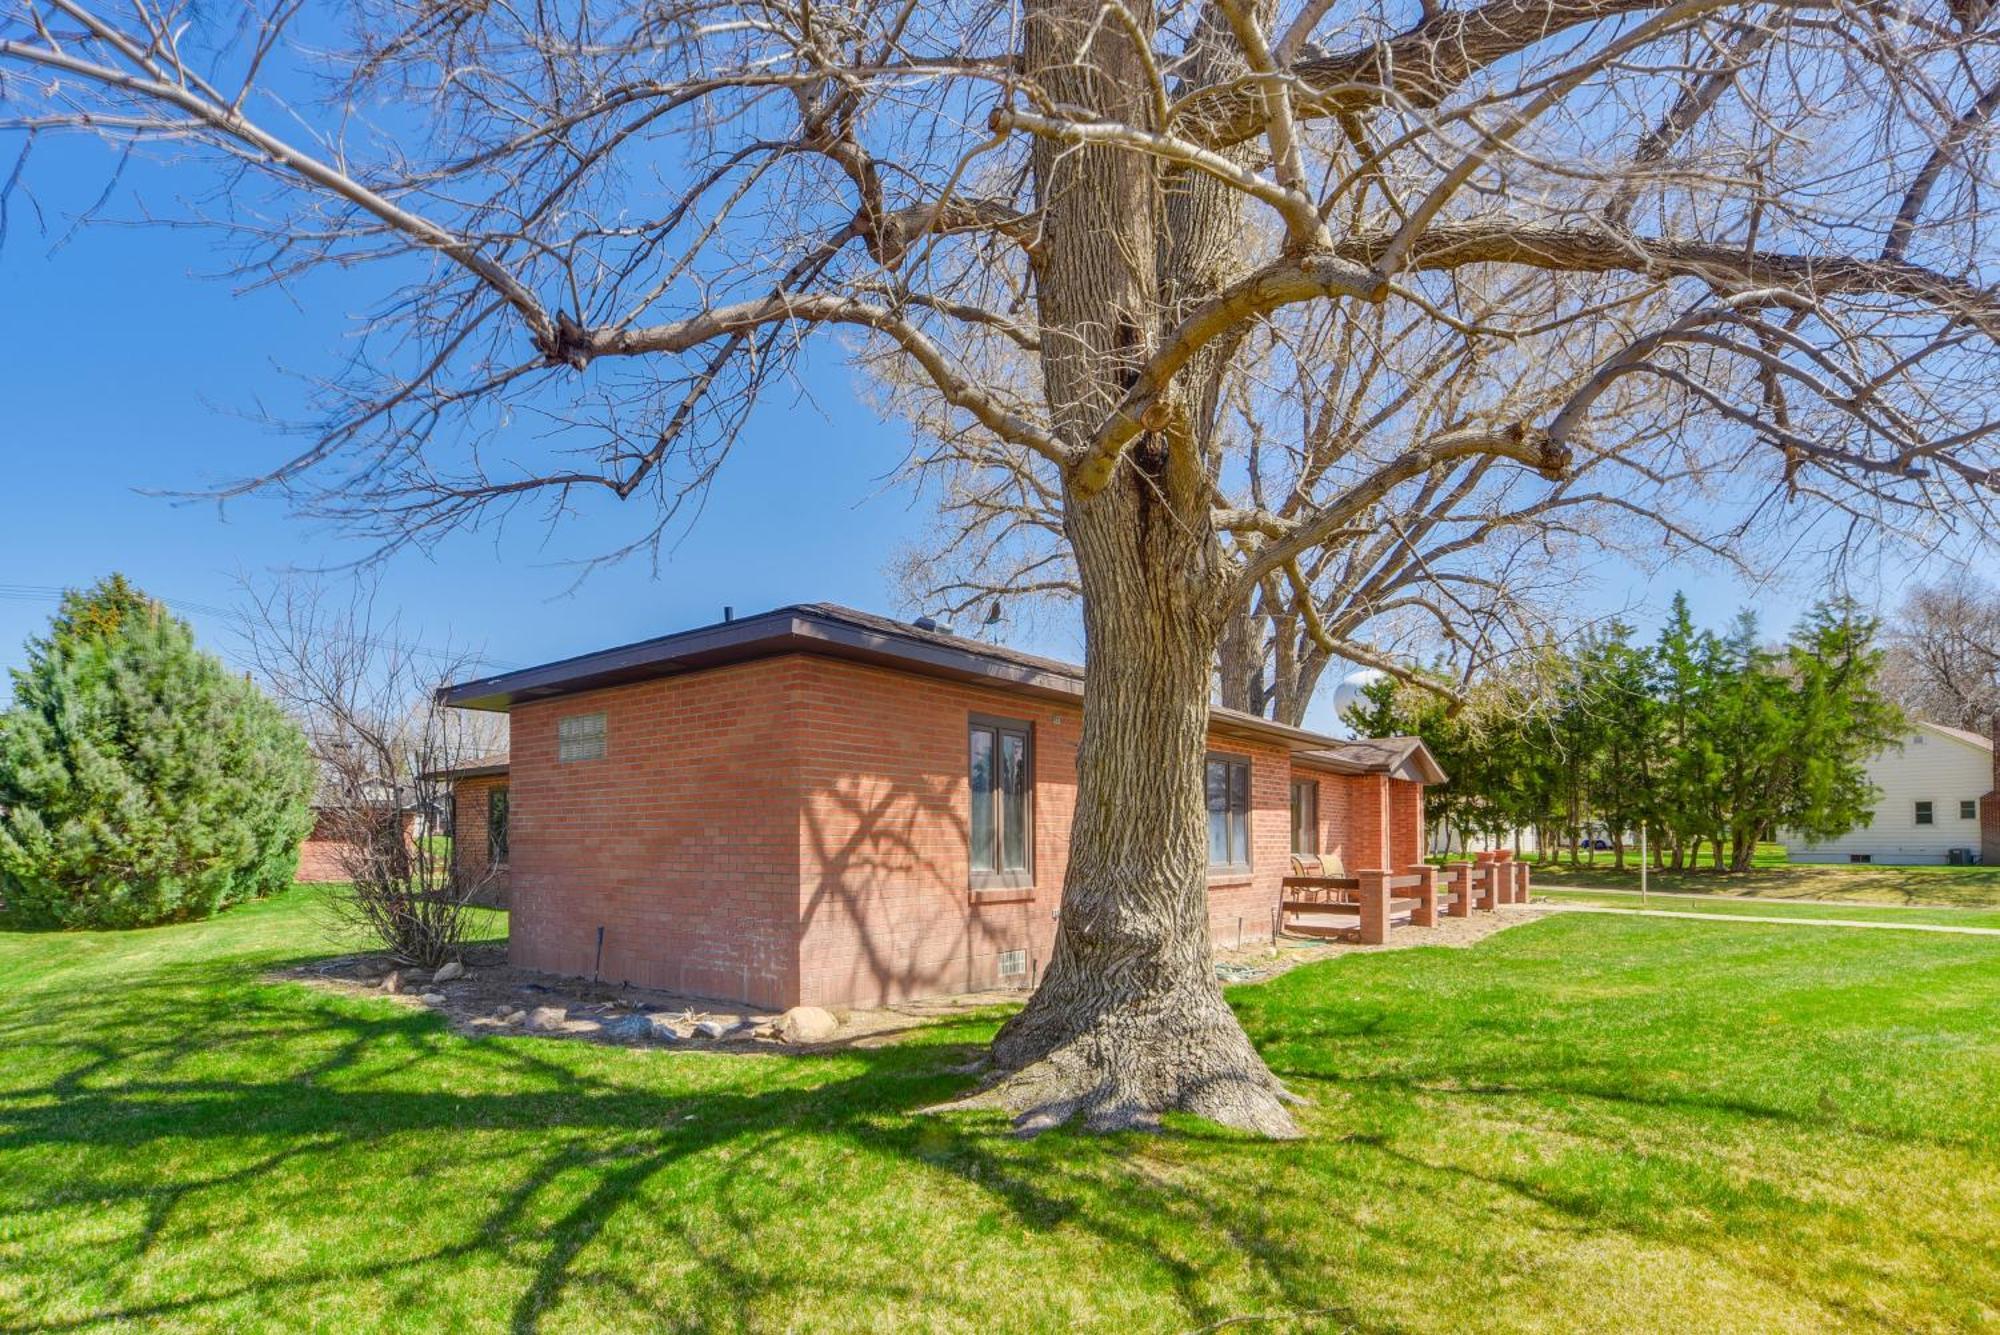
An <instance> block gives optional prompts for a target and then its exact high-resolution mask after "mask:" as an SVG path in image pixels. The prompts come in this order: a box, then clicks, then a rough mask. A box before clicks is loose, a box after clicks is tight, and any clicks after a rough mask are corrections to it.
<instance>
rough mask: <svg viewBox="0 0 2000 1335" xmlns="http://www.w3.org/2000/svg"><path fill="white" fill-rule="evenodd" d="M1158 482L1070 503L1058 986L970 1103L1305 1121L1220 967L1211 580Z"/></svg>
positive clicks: (1135, 1116)
mask: <svg viewBox="0 0 2000 1335" xmlns="http://www.w3.org/2000/svg"><path fill="white" fill-rule="evenodd" d="M1155 494H1156V493H1155V492H1154V489H1153V487H1152V485H1150V484H1148V485H1141V486H1123V487H1119V488H1118V494H1117V495H1115V496H1111V495H1107V496H1101V497H1098V498H1096V499H1093V500H1091V501H1088V502H1085V503H1083V504H1080V505H1077V506H1075V507H1073V508H1072V510H1071V520H1070V527H1071V535H1072V541H1073V543H1074V544H1075V547H1076V552H1077V567H1078V571H1079V574H1080V575H1081V576H1082V578H1083V581H1084V585H1085V590H1086V596H1085V598H1084V602H1083V608H1084V613H1083V615H1084V627H1085V636H1086V638H1085V667H1086V673H1085V677H1084V713H1083V738H1082V743H1081V746H1080V748H1079V750H1078V754H1077V799H1076V817H1075V821H1074V824H1073V825H1072V827H1071V832H1070V852H1069V867H1068V873H1067V875H1066V877H1065V878H1064V882H1063V901H1062V917H1061V922H1060V926H1059V929H1058V931H1057V935H1056V946H1055V951H1054V954H1053V955H1052V957H1051V959H1050V961H1049V970H1048V973H1047V974H1046V975H1045V977H1044V979H1043V981H1042V985H1041V987H1040V988H1039V989H1038V990H1037V991H1036V992H1035V994H1034V996H1033V997H1032V998H1030V999H1029V1002H1028V1005H1027V1007H1026V1008H1025V1009H1024V1010H1022V1011H1021V1013H1020V1014H1019V1015H1016V1016H1015V1017H1014V1018H1013V1019H1011V1020H1009V1021H1008V1022H1007V1024H1006V1025H1005V1026H1004V1027H1003V1028H1002V1029H1001V1031H1000V1033H999V1035H998V1037H996V1038H995V1039H994V1043H993V1055H994V1058H995V1060H996V1062H997V1063H998V1064H999V1066H1000V1067H1001V1068H1002V1069H1003V1070H1005V1071H1008V1072H1011V1074H1009V1075H1008V1076H1006V1077H1005V1078H1004V1079H1002V1080H1001V1081H1000V1083H999V1084H997V1085H995V1086H994V1087H992V1088H991V1089H989V1090H987V1091H985V1092H983V1093H982V1094H979V1095H976V1096H974V1099H973V1100H971V1102H973V1103H975V1104H979V1105H986V1106H1000V1107H1004V1108H1006V1109H1008V1110H1009V1111H1011V1112H1014V1113H1016V1114H1017V1116H1018V1124H1019V1125H1020V1126H1021V1127H1022V1128H1023V1129H1024V1130H1037V1129H1041V1128H1044V1127H1047V1126H1052V1125H1055V1124H1058V1123H1061V1122H1065V1121H1068V1120H1070V1119H1071V1118H1075V1117H1081V1118H1082V1119H1083V1120H1084V1123H1085V1125H1086V1126H1088V1127H1090V1128H1092V1129H1096V1130H1115V1129H1120V1128H1125V1127H1135V1126H1141V1127H1143V1126H1150V1125H1153V1124H1155V1123H1156V1122H1157V1120H1158V1116H1159V1114H1160V1113H1161V1112H1164V1111H1167V1110H1170V1109H1180V1110H1183V1111H1186V1112H1192V1113H1196V1114H1199V1115H1201V1116H1203V1117H1207V1118H1209V1119H1210V1120H1212V1121H1216V1122H1220V1123H1222V1124H1224V1125H1226V1126H1232V1127H1238V1128H1242V1129H1245V1130H1251V1131H1256V1132H1259V1133H1262V1134H1264V1135H1269V1136H1295V1135H1297V1134H1298V1130H1297V1127H1296V1126H1295V1124H1294V1123H1293V1121H1292V1118H1291V1114H1290V1113H1289V1112H1288V1111H1287V1110H1286V1108H1285V1102H1286V1100H1287V1099H1288V1098H1289V1097H1290V1096H1289V1095H1288V1094H1287V1093H1286V1091H1285V1090H1284V1088H1283V1086H1282V1085H1280V1084H1279V1082H1278V1080H1277V1078H1276V1077H1275V1076H1273V1075H1272V1074H1271V1072H1270V1070H1269V1068H1267V1067H1266V1066H1265V1065H1264V1061H1263V1059H1262V1058H1261V1057H1259V1056H1258V1055H1257V1052H1256V1050H1255V1049H1254V1048H1252V1047H1251V1045H1250V1040H1249V1038H1248V1036H1247V1035H1245V1034H1244V1032H1243V1028H1242V1026H1241V1025H1240V1024H1238V1023H1237V1020H1236V1017H1235V1015H1234V1013H1233V1012H1231V1011H1230V1009H1229V1007H1228V1005H1227V1004H1226V1003H1225V1002H1224V1001H1223V999H1222V989H1221V987H1220V985H1219V984H1218V983H1217V981H1216V978H1215V965H1214V959H1213V956H1212V954H1211V951H1210V946H1209V917H1208V835H1207V806H1206V802H1205V799H1204V786H1203V755H1204V753H1205V751H1206V749H1207V737H1208V682H1209V672H1210V664H1211V662H1212V661H1213V658H1212V655H1213V653H1214V648H1215V639H1214V633H1213V629H1212V626H1211V618H1210V617H1209V615H1208V614H1207V612H1206V608H1205V599H1206V597H1207V594H1206V590H1205V589H1202V588H1200V587H1194V586H1188V587H1182V586H1180V585H1179V583H1178V581H1180V580H1183V579H1184V578H1185V576H1176V575H1174V574H1171V573H1169V572H1173V571H1186V570H1188V569H1190V568H1191V567H1190V565H1189V564H1186V563H1184V558H1185V555H1186V554H1185V553H1182V554H1181V557H1179V558H1176V559H1167V558H1166V557H1165V556H1164V554H1163V553H1161V552H1159V551H1158V550H1157V549H1158V548H1159V547H1161V546H1178V545H1180V544H1183V543H1185V542H1187V541H1188V540H1189V534H1188V531H1187V529H1185V528H1184V527H1182V526H1179V525H1175V524H1168V523H1165V522H1163V517H1162V516H1159V515H1157V514H1155V515H1153V516H1152V517H1151V518H1150V519H1148V518H1145V517H1144V516H1145V515H1146V514H1147V512H1148V511H1149V509H1150V508H1151V507H1154V506H1156V505H1157V504H1158V501H1157V500H1156V499H1155ZM1135 519H1136V522H1134V520H1135ZM1135 538H1136V541H1135ZM1149 548H1152V549H1154V550H1153V551H1152V552H1150V553H1149V551H1148V549H1149ZM1195 568H1198V567H1195Z"/></svg>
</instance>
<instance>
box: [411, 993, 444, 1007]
mask: <svg viewBox="0 0 2000 1335" xmlns="http://www.w3.org/2000/svg"><path fill="white" fill-rule="evenodd" d="M417 1000H418V1001H421V1002H423V1003H424V1005H426V1006H442V1005H444V993H442V992H426V993H424V994H423V995H422V996H420V997H418V998H417Z"/></svg>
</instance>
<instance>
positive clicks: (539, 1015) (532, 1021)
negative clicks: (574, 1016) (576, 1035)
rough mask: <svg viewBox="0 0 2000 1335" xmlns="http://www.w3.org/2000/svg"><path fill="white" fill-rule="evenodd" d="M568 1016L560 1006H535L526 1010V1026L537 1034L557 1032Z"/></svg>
mask: <svg viewBox="0 0 2000 1335" xmlns="http://www.w3.org/2000/svg"><path fill="white" fill-rule="evenodd" d="M567 1019H569V1016H568V1014H567V1013H566V1012H564V1010H563V1008H562V1007H560V1006H537V1007H535V1008H534V1009H533V1010H531V1011H529V1012H528V1028H530V1029H532V1030H534V1031H535V1032H536V1033H538V1034H553V1033H559V1032H561V1030H562V1027H563V1022H564V1021H565V1020H567Z"/></svg>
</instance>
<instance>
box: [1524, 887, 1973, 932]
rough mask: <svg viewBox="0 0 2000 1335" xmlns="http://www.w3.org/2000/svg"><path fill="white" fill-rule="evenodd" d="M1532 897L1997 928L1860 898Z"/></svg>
mask: <svg viewBox="0 0 2000 1335" xmlns="http://www.w3.org/2000/svg"><path fill="white" fill-rule="evenodd" d="M1535 897H1536V898H1537V899H1545V900H1550V901H1553V902H1555V903H1558V904H1589V905H1591V906H1593V907H1596V908H1611V909H1626V910H1632V911H1636V910H1638V909H1640V908H1650V909H1652V910H1654V911H1655V912H1659V911H1665V912H1669V913H1720V914H1725V915H1728V916H1730V917H1756V918H1788V919H1792V918H1795V919H1797V920H1799V921H1801V922H1813V921H1821V922H1824V921H1826V920H1828V919H1837V920H1839V921H1841V922H1883V923H1942V924H1947V925H1950V926H1955V927H1996V928H2000V909H1974V908H1963V909H1946V908H1900V907H1895V906H1891V905H1883V904H1874V903H1870V902H1867V901H1863V900H1844V901H1841V902H1838V903H1826V904H1822V903H1817V902H1808V903H1801V902H1798V901H1795V900H1783V899H1780V900H1770V899H1752V898H1741V897H1737V896H1731V895H1719V894H1718V895H1702V896H1700V897H1699V898H1694V897H1690V896H1688V895H1685V894H1675V895H1666V894H1660V893H1658V892H1657V891H1656V892H1655V893H1654V894H1653V895H1651V896H1650V897H1649V898H1647V899H1646V900H1645V901H1643V902H1642V900H1641V898H1640V896H1638V895H1636V894H1631V893H1605V892H1600V891H1591V890H1565V889H1562V888H1560V887H1558V886H1548V885H1537V886H1536V887H1535Z"/></svg>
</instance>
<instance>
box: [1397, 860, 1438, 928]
mask: <svg viewBox="0 0 2000 1335" xmlns="http://www.w3.org/2000/svg"><path fill="white" fill-rule="evenodd" d="M1404 875H1406V876H1414V877H1416V878H1417V907H1416V908H1415V909H1414V910H1413V911H1412V912H1411V914H1410V925H1411V926H1412V927H1435V926H1437V925H1438V872H1437V868H1436V867H1432V866H1429V865H1428V864H1426V865H1424V866H1421V867H1412V868H1410V869H1409V870H1408V871H1407V872H1405V873H1404Z"/></svg>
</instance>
